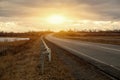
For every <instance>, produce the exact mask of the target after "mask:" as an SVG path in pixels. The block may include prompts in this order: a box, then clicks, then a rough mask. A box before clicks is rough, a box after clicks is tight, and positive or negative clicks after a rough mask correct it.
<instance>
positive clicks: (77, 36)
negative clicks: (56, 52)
mask: <svg viewBox="0 0 120 80" xmlns="http://www.w3.org/2000/svg"><path fill="white" fill-rule="evenodd" d="M54 35H55V36H56V37H60V38H66V39H73V40H81V41H89V42H95V43H105V44H115V45H120V32H58V33H56V34H54Z"/></svg>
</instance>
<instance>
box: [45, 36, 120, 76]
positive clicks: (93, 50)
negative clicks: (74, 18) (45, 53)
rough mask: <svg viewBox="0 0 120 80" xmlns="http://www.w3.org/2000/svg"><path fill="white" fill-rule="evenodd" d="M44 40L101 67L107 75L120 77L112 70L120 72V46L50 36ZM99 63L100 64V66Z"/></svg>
mask: <svg viewBox="0 0 120 80" xmlns="http://www.w3.org/2000/svg"><path fill="white" fill-rule="evenodd" d="M45 38H46V39H47V40H48V41H50V42H52V43H54V44H56V45H58V46H60V47H62V48H64V49H66V50H68V51H69V52H71V53H73V54H74V55H77V56H78V57H82V58H84V59H85V60H88V61H89V62H91V63H93V64H94V65H97V66H99V67H101V66H102V68H104V67H105V68H104V69H103V70H107V71H108V73H109V72H112V74H113V75H114V74H115V76H116V75H117V77H118V76H120V75H119V73H118V72H116V71H115V70H114V69H117V70H120V46H118V45H110V44H100V43H92V42H84V41H77V40H69V39H60V38H56V37H53V36H52V35H47V36H46V37H45ZM99 63H102V65H101V64H99ZM103 64H104V65H103ZM106 65H107V67H106ZM108 66H111V67H112V68H114V69H113V70H112V69H111V68H110V70H109V68H108ZM106 68H107V69H106Z"/></svg>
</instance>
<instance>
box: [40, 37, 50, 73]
mask: <svg viewBox="0 0 120 80" xmlns="http://www.w3.org/2000/svg"><path fill="white" fill-rule="evenodd" d="M40 53H41V54H40V61H41V62H40V63H41V74H43V73H44V63H45V56H47V57H48V60H49V62H51V49H50V48H49V47H48V46H47V44H46V43H45V41H44V40H43V36H42V37H41V44H40Z"/></svg>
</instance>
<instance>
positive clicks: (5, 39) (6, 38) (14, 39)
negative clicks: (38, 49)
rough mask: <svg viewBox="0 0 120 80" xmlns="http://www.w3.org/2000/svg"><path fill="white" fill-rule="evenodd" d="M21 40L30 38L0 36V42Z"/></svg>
mask: <svg viewBox="0 0 120 80" xmlns="http://www.w3.org/2000/svg"><path fill="white" fill-rule="evenodd" d="M21 40H30V38H17V37H14V38H12V37H0V42H13V41H21Z"/></svg>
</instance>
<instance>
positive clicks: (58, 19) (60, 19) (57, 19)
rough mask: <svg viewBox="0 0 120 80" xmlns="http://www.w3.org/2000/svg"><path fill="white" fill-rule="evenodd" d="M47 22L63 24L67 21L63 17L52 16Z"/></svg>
mask: <svg viewBox="0 0 120 80" xmlns="http://www.w3.org/2000/svg"><path fill="white" fill-rule="evenodd" d="M47 21H48V22H49V23H51V24H61V23H63V22H64V21H65V17H64V16H61V15H52V16H50V17H49V18H48V19H47Z"/></svg>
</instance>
